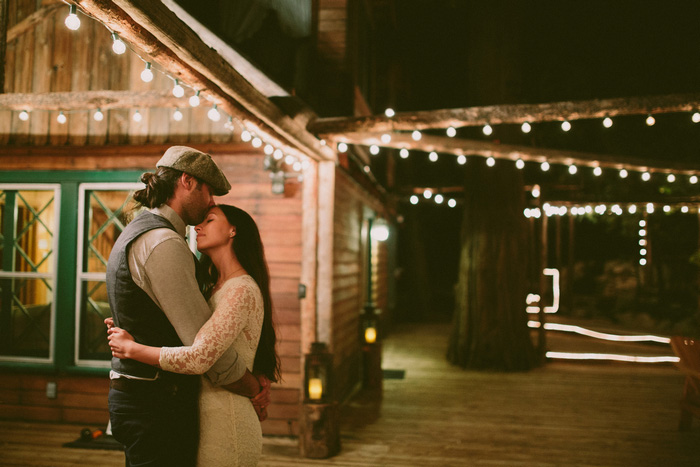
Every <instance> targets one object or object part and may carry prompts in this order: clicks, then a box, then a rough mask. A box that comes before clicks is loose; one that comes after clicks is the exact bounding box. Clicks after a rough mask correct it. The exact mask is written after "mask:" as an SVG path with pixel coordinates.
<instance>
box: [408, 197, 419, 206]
mask: <svg viewBox="0 0 700 467" xmlns="http://www.w3.org/2000/svg"><path fill="white" fill-rule="evenodd" d="M409 201H410V202H411V204H418V196H416V195H411V198H410V199H409Z"/></svg>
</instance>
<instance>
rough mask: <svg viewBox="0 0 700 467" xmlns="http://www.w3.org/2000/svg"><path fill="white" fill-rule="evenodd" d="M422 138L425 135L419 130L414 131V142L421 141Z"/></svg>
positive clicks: (412, 136)
mask: <svg viewBox="0 0 700 467" xmlns="http://www.w3.org/2000/svg"><path fill="white" fill-rule="evenodd" d="M422 137H423V135H422V134H421V132H420V131H418V130H413V133H411V138H413V141H420V139H421V138H422Z"/></svg>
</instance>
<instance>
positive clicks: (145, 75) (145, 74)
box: [141, 62, 153, 83]
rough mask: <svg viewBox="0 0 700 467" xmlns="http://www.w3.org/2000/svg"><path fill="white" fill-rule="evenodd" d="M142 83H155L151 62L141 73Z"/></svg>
mask: <svg viewBox="0 0 700 467" xmlns="http://www.w3.org/2000/svg"><path fill="white" fill-rule="evenodd" d="M141 81H143V82H144V83H150V82H151V81H153V72H152V71H151V62H146V67H145V68H144V69H143V71H142V72H141Z"/></svg>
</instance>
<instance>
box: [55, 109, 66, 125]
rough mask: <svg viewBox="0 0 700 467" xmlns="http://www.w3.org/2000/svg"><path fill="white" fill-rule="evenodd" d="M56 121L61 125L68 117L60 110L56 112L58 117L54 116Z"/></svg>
mask: <svg viewBox="0 0 700 467" xmlns="http://www.w3.org/2000/svg"><path fill="white" fill-rule="evenodd" d="M56 121H57V122H58V123H60V124H61V125H63V124H65V123H66V121H68V119H67V118H66V116H65V114H64V113H63V111H62V110H61V111H60V112H58V117H56Z"/></svg>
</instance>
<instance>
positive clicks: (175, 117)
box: [173, 109, 184, 122]
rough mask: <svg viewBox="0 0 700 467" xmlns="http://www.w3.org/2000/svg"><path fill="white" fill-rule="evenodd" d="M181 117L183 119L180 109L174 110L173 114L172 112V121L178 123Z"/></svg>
mask: <svg viewBox="0 0 700 467" xmlns="http://www.w3.org/2000/svg"><path fill="white" fill-rule="evenodd" d="M182 117H184V115H182V112H180V109H175V112H173V120H175V121H176V122H180V121H182Z"/></svg>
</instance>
